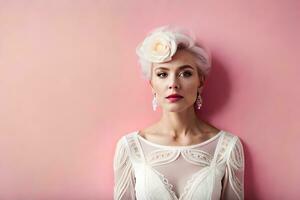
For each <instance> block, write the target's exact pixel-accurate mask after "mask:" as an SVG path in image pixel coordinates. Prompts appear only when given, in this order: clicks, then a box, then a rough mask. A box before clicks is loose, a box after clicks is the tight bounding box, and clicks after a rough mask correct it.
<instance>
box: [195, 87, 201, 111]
mask: <svg viewBox="0 0 300 200" xmlns="http://www.w3.org/2000/svg"><path fill="white" fill-rule="evenodd" d="M196 105H197V109H198V110H200V108H201V106H202V97H201V95H200V92H199V91H197V100H196Z"/></svg>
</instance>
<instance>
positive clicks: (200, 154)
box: [113, 130, 244, 200]
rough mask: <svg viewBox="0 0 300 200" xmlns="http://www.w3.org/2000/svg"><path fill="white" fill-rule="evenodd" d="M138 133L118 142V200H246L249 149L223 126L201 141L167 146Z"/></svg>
mask: <svg viewBox="0 0 300 200" xmlns="http://www.w3.org/2000/svg"><path fill="white" fill-rule="evenodd" d="M138 133H139V131H133V132H130V133H127V134H125V135H124V136H122V137H121V138H120V139H119V140H118V142H117V145H116V149H115V155H114V161H113V167H114V200H125V199H126V200H134V199H135V200H196V199H197V200H199V199H201V200H220V199H222V200H235V199H239V200H241V199H244V151H243V146H242V143H241V141H240V139H239V137H238V136H235V135H233V134H231V133H229V132H226V131H223V130H221V131H220V132H219V133H218V134H217V135H215V136H214V137H212V138H210V139H209V140H206V141H204V142H202V143H199V144H195V145H188V146H166V145H160V144H156V143H153V142H151V141H149V140H146V139H145V138H143V137H142V136H141V135H139V134H138ZM223 178H224V180H223V182H222V179H223Z"/></svg>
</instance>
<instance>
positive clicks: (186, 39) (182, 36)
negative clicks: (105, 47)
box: [136, 25, 211, 80]
mask: <svg viewBox="0 0 300 200" xmlns="http://www.w3.org/2000/svg"><path fill="white" fill-rule="evenodd" d="M162 30H163V31H169V32H172V33H174V36H175V37H174V40H175V42H176V44H177V50H181V49H184V50H187V51H189V52H190V53H192V54H193V55H194V56H195V58H196V60H195V62H196V64H197V68H198V72H199V73H200V74H201V75H203V76H204V78H206V77H207V76H208V75H209V72H210V70H211V53H210V51H209V50H208V48H207V47H204V45H203V44H199V43H197V42H196V37H195V34H194V32H191V31H188V30H186V29H184V28H181V27H179V26H171V25H166V26H162V27H159V28H156V29H154V30H152V31H150V32H149V34H148V36H149V35H151V34H153V33H156V32H158V31H162ZM177 50H176V52H177ZM136 52H137V49H136ZM138 61H139V64H140V66H141V72H142V78H144V79H146V80H151V76H152V64H153V63H152V62H150V61H148V60H146V59H144V58H143V57H141V56H139V60H138Z"/></svg>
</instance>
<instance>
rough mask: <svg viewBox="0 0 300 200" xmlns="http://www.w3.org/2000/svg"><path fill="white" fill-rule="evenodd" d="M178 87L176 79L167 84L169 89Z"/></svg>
mask: <svg viewBox="0 0 300 200" xmlns="http://www.w3.org/2000/svg"><path fill="white" fill-rule="evenodd" d="M173 88H175V89H178V88H179V84H178V83H177V82H176V81H172V82H171V83H170V84H169V89H173Z"/></svg>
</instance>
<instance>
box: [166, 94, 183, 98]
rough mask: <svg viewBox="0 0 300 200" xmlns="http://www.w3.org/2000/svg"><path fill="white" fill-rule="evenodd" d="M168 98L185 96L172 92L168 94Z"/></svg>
mask: <svg viewBox="0 0 300 200" xmlns="http://www.w3.org/2000/svg"><path fill="white" fill-rule="evenodd" d="M166 98H183V96H181V95H179V94H171V95H169V96H167V97H166Z"/></svg>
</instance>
